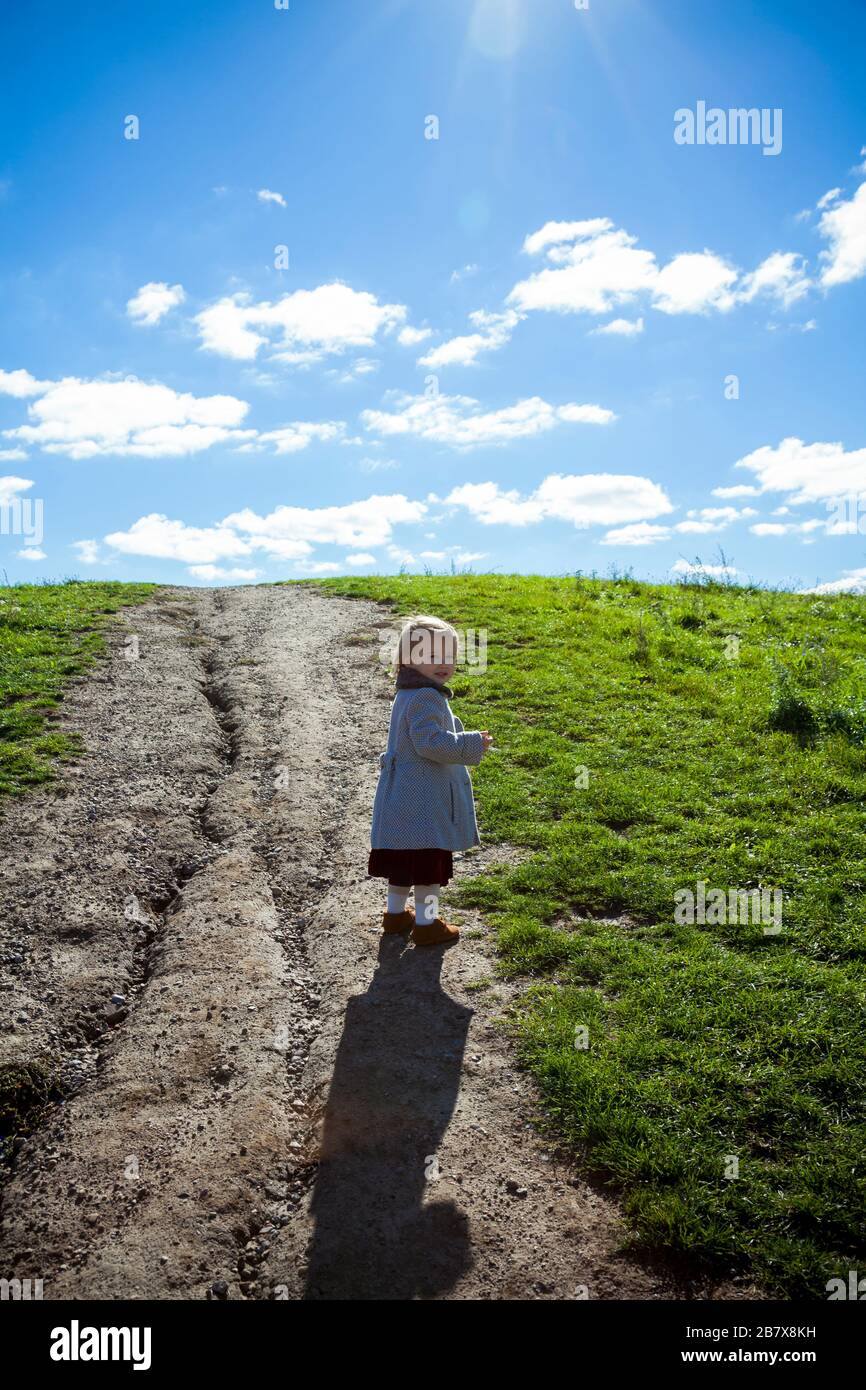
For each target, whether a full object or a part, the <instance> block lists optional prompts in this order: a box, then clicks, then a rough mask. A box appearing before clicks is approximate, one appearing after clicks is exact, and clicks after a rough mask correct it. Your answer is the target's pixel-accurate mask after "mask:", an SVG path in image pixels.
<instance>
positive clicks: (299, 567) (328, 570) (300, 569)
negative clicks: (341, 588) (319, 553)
mask: <svg viewBox="0 0 866 1390" xmlns="http://www.w3.org/2000/svg"><path fill="white" fill-rule="evenodd" d="M339 572H340V566H339V565H338V564H336V563H335V561H333V560H299V561H298V563H297V564H296V565H295V573H296V574H311V575H315V574H339Z"/></svg>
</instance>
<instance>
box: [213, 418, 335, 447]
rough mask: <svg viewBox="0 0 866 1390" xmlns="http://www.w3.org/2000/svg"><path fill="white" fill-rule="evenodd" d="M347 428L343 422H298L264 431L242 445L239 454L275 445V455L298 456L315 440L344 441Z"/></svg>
mask: <svg viewBox="0 0 866 1390" xmlns="http://www.w3.org/2000/svg"><path fill="white" fill-rule="evenodd" d="M345 430H346V426H345V423H344V422H343V421H342V420H319V421H316V420H296V421H294V422H293V423H292V424H291V425H283V426H282V427H281V428H280V429H276V430H264V431H263V432H262V433H261V434H257V435H256V437H255V439H253V440H251V441H250V442H249V443H247V444H241V446H240V448H239V449H238V453H241V454H244V453H251V452H258V451H259V450H260V449H261V448H263V447H264V446H266V445H268V444H271V445H273V452H274V453H275V454H298V453H300V452H301V450H302V449H306V448H308V447H309V445H310V444H311V443H312V441H313V440H314V439H318V440H324V441H328V440H332V439H342V437H343V435H344V434H345Z"/></svg>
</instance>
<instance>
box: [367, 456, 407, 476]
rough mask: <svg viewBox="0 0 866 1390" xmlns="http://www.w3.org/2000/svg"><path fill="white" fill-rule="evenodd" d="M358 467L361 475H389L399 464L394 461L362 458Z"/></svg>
mask: <svg viewBox="0 0 866 1390" xmlns="http://www.w3.org/2000/svg"><path fill="white" fill-rule="evenodd" d="M358 467H359V468H360V470H361V472H362V473H389V472H392V471H393V470H394V469H395V468H399V467H400V464H399V463H398V462H397V460H396V459H377V458H362V459H361V460H360V461H359V463H358Z"/></svg>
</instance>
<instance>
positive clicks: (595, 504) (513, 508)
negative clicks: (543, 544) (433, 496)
mask: <svg viewBox="0 0 866 1390" xmlns="http://www.w3.org/2000/svg"><path fill="white" fill-rule="evenodd" d="M444 500H445V502H446V503H447V504H449V505H450V506H460V507H465V508H466V509H467V510H468V511H469V512H471V513H472V515H473V516H474V517H475V519H476V520H477V521H480V522H481V523H482V525H484V526H493V525H500V524H504V525H508V526H528V525H532V524H534V523H536V522H539V521H544V520H548V519H556V520H558V521H570V522H572V523H573V525H574V526H575V527H577V528H584V527H587V526H610V525H612V524H613V523H615V522H627V521H637V520H639V519H643V518H647V517H654V516H661V515H663V514H665V513H666V512H671V511H673V507H672V505H671V503H670V501H669V499H668V498H667V496H666V495H665V493H664V491H663V490H662V488H660V487H659V486H658V484H657V483H653V482H651V481H650V479H649V478H641V477H633V476H631V475H629V474H618V473H580V474H560V473H552V474H549V475H548V476H547V477H546V478H544V479H543V480H542V482H541V483H540V484H539V485H538V487H537V488H536V489H535V491H534V492H532V493H529V494H528V495H526V496H521V494H520V493H519V492H518V491H516V489H513V490H511V491H508V492H506V491H504V490H503V489H502V488H501V487H500V486H499V484H498V483H494V482H487V483H464V484H463V485H462V486H460V487H456V488H453V489H452V490H451V492H450V493H449V495H448V496H447V497H446V498H445V499H444Z"/></svg>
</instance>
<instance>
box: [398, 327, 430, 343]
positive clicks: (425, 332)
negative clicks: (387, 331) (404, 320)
mask: <svg viewBox="0 0 866 1390" xmlns="http://www.w3.org/2000/svg"><path fill="white" fill-rule="evenodd" d="M432 336H433V329H432V328H412V327H411V325H410V324H407V325H406V327H405V328H401V329H400V332H399V333H398V334H397V342H398V343H399V344H400V346H401V347H417V346H418V344H419V343H425V342H426V341H427V339H428V338H430V337H432Z"/></svg>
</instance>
